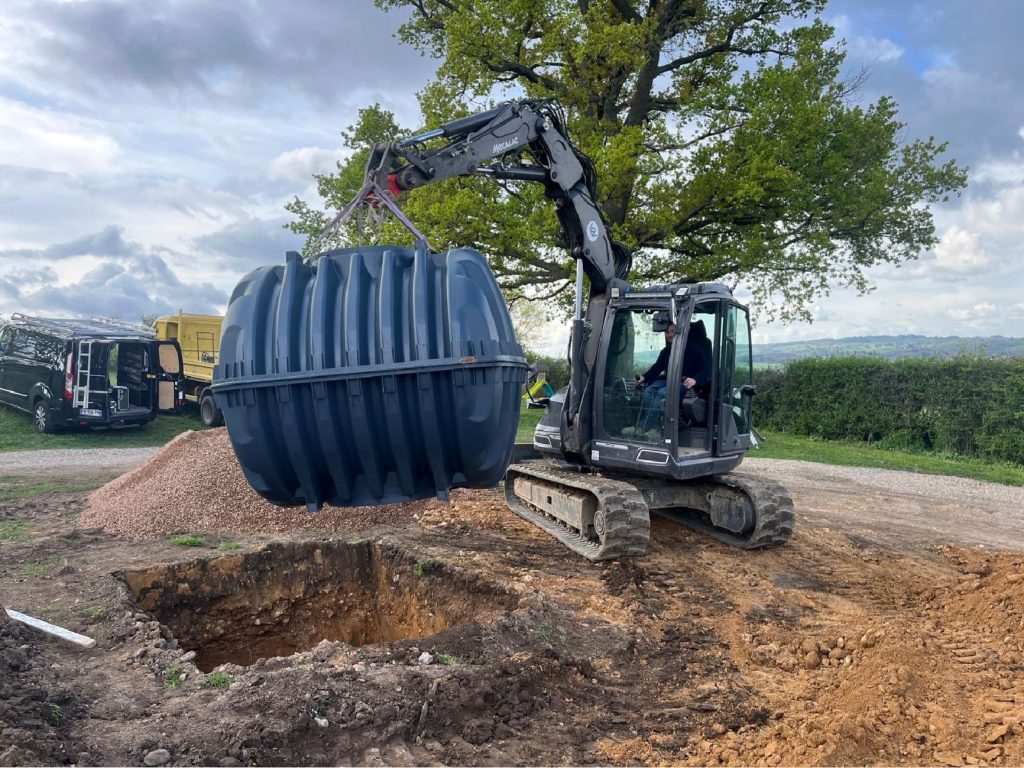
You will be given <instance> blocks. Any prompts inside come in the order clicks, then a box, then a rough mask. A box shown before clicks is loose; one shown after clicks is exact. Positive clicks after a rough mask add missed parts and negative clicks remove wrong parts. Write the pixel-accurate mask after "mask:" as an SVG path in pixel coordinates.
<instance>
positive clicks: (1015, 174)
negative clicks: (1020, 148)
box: [971, 152, 1024, 185]
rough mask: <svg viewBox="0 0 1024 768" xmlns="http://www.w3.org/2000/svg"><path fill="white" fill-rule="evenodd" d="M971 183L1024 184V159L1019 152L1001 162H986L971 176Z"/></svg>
mask: <svg viewBox="0 0 1024 768" xmlns="http://www.w3.org/2000/svg"><path fill="white" fill-rule="evenodd" d="M971 181H973V182H975V183H977V182H982V181H985V182H991V183H993V184H999V185H1004V184H1024V158H1022V157H1021V156H1020V153H1019V152H1014V153H1013V155H1012V156H1011V157H1007V158H1003V159H999V160H986V161H985V162H983V163H980V164H979V165H978V168H977V170H975V171H974V172H973V173H972V174H971Z"/></svg>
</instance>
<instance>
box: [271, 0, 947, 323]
mask: <svg viewBox="0 0 1024 768" xmlns="http://www.w3.org/2000/svg"><path fill="white" fill-rule="evenodd" d="M375 1H376V3H377V5H378V6H379V7H380V8H382V9H384V10H386V11H390V10H394V11H395V12H396V14H398V15H401V16H402V17H403V18H404V19H405V21H404V23H403V24H402V26H401V28H400V32H399V37H400V39H401V40H402V41H403V42H405V43H407V44H409V45H412V46H415V47H417V48H419V49H421V50H422V51H424V52H426V53H429V54H432V55H436V56H438V57H441V58H442V61H441V66H440V69H439V71H438V77H437V79H436V80H435V81H434V82H432V83H430V84H429V85H428V86H427V88H426V89H424V91H422V92H421V93H420V107H421V110H422V114H423V122H424V123H425V125H426V126H427V127H434V126H437V125H439V124H441V123H443V122H445V121H448V120H451V119H454V118H457V117H461V116H464V115H466V114H467V113H469V112H474V111H477V110H480V109H483V108H486V107H488V106H489V105H490V104H491V103H493V102H494V101H496V100H500V99H508V98H522V97H523V96H526V97H529V98H555V99H557V100H558V102H559V103H560V104H562V105H563V106H564V107H565V110H566V117H567V121H568V124H567V127H568V129H569V131H570V133H571V135H572V137H573V138H574V140H575V141H576V143H577V144H578V145H579V146H580V148H581V149H582V150H583V151H584V152H585V153H587V154H588V155H589V156H590V157H592V158H593V159H594V161H595V163H596V168H597V172H598V178H599V180H600V186H599V200H598V202H599V204H600V205H601V207H602V209H603V211H604V213H605V216H606V219H607V220H608V223H609V224H610V226H611V228H612V232H613V234H614V236H615V237H616V238H618V239H620V240H622V241H623V242H624V243H626V244H627V245H628V246H630V247H631V248H633V249H635V250H636V253H635V259H634V273H633V280H634V281H635V282H637V283H638V284H639V283H645V282H667V281H672V280H678V279H681V278H684V277H689V278H694V279H702V280H710V279H725V280H729V281H732V280H736V279H739V280H742V281H743V283H744V284H745V285H747V286H748V287H749V288H751V290H752V291H753V293H754V298H755V301H756V302H758V303H761V304H766V302H767V301H768V300H769V299H770V298H774V299H775V300H776V302H777V303H776V304H775V305H774V306H775V307H777V310H776V311H772V310H771V309H770V308H769V309H767V310H766V312H765V314H766V315H768V316H774V315H777V314H782V313H785V314H786V315H787V316H789V317H806V316H807V315H808V307H809V306H810V305H811V303H812V302H813V301H814V299H815V298H816V297H817V296H820V295H823V294H827V293H828V291H829V286H830V285H850V286H854V287H856V288H858V289H865V288H866V287H867V277H866V275H867V271H868V270H869V268H870V267H872V266H875V265H878V264H882V263H900V262H903V261H905V260H907V259H913V258H916V256H917V254H918V253H919V252H920V251H921V250H922V249H925V248H928V247H930V246H932V245H934V244H935V242H936V236H935V231H934V222H933V219H932V215H931V212H930V210H929V205H930V204H931V203H934V202H937V201H940V200H944V199H946V197H947V196H948V195H949V194H951V193H958V192H959V190H960V189H961V188H962V187H963V186H964V185H965V184H966V173H965V171H964V170H963V169H962V168H960V167H958V166H957V165H956V164H955V163H954V162H953V161H946V162H943V161H942V160H940V158H941V156H942V155H943V153H944V152H945V149H946V146H945V144H942V143H940V142H937V141H935V140H934V139H932V138H928V139H925V140H918V141H913V142H910V143H902V134H903V128H904V126H903V125H902V124H901V123H900V122H899V121H898V120H897V117H896V114H897V109H896V105H895V103H894V102H893V101H892V100H891V99H889V98H885V97H882V98H879V99H878V100H877V101H875V102H874V103H868V104H865V105H857V103H856V99H854V98H852V96H853V94H854V93H855V92H856V91H857V90H858V88H859V87H860V85H861V80H860V79H854V80H852V81H843V80H842V79H841V76H840V71H841V67H842V64H843V60H844V56H845V53H844V51H843V43H841V42H837V41H834V40H833V39H832V35H833V29H832V28H831V27H829V26H828V25H826V24H824V23H823V22H822V21H821V20H820V19H819V18H818V16H819V14H820V13H821V11H822V9H823V7H824V0H722V2H716V3H709V2H706V0H681V1H680V2H658V3H653V2H652V3H639V2H635V0H580V1H579V2H567V0H474V2H466V1H465V0H375ZM399 134H400V131H399V128H398V126H396V125H395V123H394V119H393V116H392V115H391V114H390V113H387V112H385V111H383V110H381V109H380V108H379V107H377V106H374V107H370V108H369V109H367V110H364V111H363V112H362V113H360V117H359V121H358V122H357V124H356V125H355V126H352V127H350V128H349V129H348V131H346V132H345V133H344V134H343V138H344V142H345V146H346V147H348V148H349V149H351V150H352V151H353V154H352V155H351V157H350V159H349V160H348V161H346V162H345V163H343V164H341V165H340V166H339V169H338V172H337V173H334V174H325V175H323V176H319V177H317V182H318V185H319V192H320V196H321V198H323V200H324V201H325V202H326V205H327V208H328V210H331V209H333V210H338V209H339V208H340V207H342V206H343V205H344V203H345V202H347V201H348V200H349V199H350V198H351V197H352V194H353V193H354V192H355V191H356V190H357V189H358V187H359V185H360V183H361V181H362V175H363V166H364V164H365V160H366V157H367V151H368V145H369V143H370V142H372V141H375V140H381V139H383V140H390V139H394V138H395V137H396V135H399ZM402 204H403V207H404V209H405V212H406V214H407V215H408V216H409V217H410V218H411V219H412V220H413V221H414V222H415V223H416V224H417V226H418V227H419V228H420V229H421V230H422V231H423V232H424V234H426V235H427V237H428V239H430V241H431V243H432V244H433V245H434V246H435V247H438V248H442V249H443V248H447V247H451V246H455V245H462V246H472V247H475V248H478V249H480V250H481V251H483V252H484V253H486V254H487V255H488V257H489V259H490V262H491V265H492V267H493V269H494V271H495V273H496V275H497V276H498V278H499V281H500V282H501V284H502V286H503V288H504V289H505V291H506V295H507V296H508V297H509V298H510V299H514V298H516V297H518V296H523V295H529V296H537V295H539V294H543V295H546V296H557V297H559V298H560V299H562V300H565V299H566V298H567V297H568V295H569V294H570V293H571V292H570V291H568V290H567V289H569V288H570V287H571V280H572V276H573V263H572V260H571V259H569V258H567V256H566V254H565V253H564V250H563V249H562V248H561V247H559V245H558V241H559V228H558V223H557V220H556V218H555V215H554V211H553V209H552V206H551V205H550V204H549V203H548V202H547V201H546V200H545V199H544V197H543V191H542V190H541V189H540V188H539V185H533V186H529V185H525V184H523V183H513V182H506V183H495V182H494V181H493V180H490V179H481V178H469V179H458V180H451V181H449V182H446V183H444V184H438V185H428V186H426V187H422V188H420V189H418V190H415V191H413V192H411V193H409V194H408V195H404V196H403V203H402ZM289 210H290V211H291V212H292V213H293V214H294V215H295V216H296V221H295V223H294V224H293V225H292V229H293V230H294V231H297V232H302V233H306V234H312V233H314V232H318V231H319V230H320V229H321V228H322V226H323V224H324V223H325V222H326V221H327V219H328V218H329V217H328V215H327V214H325V213H324V212H322V211H320V210H318V209H316V208H315V207H313V206H310V205H309V204H307V203H305V202H303V201H300V200H295V201H294V202H293V203H292V204H291V205H290V206H289ZM381 238H382V239H383V240H384V241H392V242H393V241H396V240H399V241H405V240H407V239H408V238H407V236H404V235H402V234H401V230H400V229H399V228H393V229H387V230H385V231H384V232H383V233H382V235H381ZM538 292H539V294H538Z"/></svg>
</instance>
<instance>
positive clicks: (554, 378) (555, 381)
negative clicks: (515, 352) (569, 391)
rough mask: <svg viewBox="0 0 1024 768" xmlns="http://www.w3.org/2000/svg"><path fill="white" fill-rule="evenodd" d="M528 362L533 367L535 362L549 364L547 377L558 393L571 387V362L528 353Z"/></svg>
mask: <svg viewBox="0 0 1024 768" xmlns="http://www.w3.org/2000/svg"><path fill="white" fill-rule="evenodd" d="M526 361H527V362H528V363H530V364H531V365H532V364H533V363H535V362H541V363H546V364H547V366H548V369H549V370H548V372H547V374H545V376H546V378H547V381H548V383H549V384H550V385H551V386H552V387H553V388H554V390H555V391H556V392H557V391H558V390H560V389H561V388H562V387H567V386H569V361H568V360H566V359H565V358H564V357H550V356H548V355H538V354H535V353H533V352H529V351H527V353H526Z"/></svg>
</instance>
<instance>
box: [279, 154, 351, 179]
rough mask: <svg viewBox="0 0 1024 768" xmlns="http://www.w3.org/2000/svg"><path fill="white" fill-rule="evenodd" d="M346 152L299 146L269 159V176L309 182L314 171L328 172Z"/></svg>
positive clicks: (333, 168) (335, 166) (332, 169)
mask: <svg viewBox="0 0 1024 768" xmlns="http://www.w3.org/2000/svg"><path fill="white" fill-rule="evenodd" d="M345 154H346V153H343V152H342V151H341V150H338V149H326V148H324V147H299V148H298V149H292V150H289V151H288V152H282V153H281V154H280V155H278V156H277V157H275V158H274V159H273V160H271V161H270V169H269V171H268V173H269V175H270V178H272V179H279V180H284V181H296V182H301V183H305V182H309V181H310V180H311V179H312V177H313V174H314V173H330V172H332V171H334V170H335V169H336V168H337V163H338V161H340V160H342V159H343V157H344V156H345Z"/></svg>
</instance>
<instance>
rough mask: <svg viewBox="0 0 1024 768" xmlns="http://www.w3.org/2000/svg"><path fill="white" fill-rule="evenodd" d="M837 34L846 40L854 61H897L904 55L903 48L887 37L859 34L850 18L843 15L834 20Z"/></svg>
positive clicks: (847, 48) (848, 50) (833, 24)
mask: <svg viewBox="0 0 1024 768" xmlns="http://www.w3.org/2000/svg"><path fill="white" fill-rule="evenodd" d="M832 26H834V27H835V28H836V34H837V35H838V36H839V37H842V38H843V39H845V40H846V50H847V52H848V54H849V56H850V57H851V58H852V59H856V60H863V61H866V62H882V61H895V60H896V59H898V58H899V57H900V56H902V55H903V47H902V46H900V45H897V44H896V43H894V42H893V41H892V40H890V39H889V38H887V37H875V36H874V35H868V34H858V33H857V32H855V31H854V25H853V23H852V22H851V21H850V18H849V16H846V15H841V16H837V17H836V18H835V19H833V20H832Z"/></svg>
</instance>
